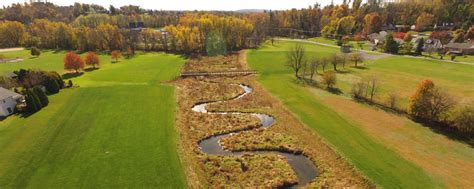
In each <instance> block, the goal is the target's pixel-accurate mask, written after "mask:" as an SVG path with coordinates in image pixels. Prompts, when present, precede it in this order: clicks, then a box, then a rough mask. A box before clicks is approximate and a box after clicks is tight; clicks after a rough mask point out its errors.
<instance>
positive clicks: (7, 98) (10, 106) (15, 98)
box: [0, 87, 24, 117]
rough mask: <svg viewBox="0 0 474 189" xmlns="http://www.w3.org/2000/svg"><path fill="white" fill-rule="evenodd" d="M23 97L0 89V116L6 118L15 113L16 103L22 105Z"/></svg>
mask: <svg viewBox="0 0 474 189" xmlns="http://www.w3.org/2000/svg"><path fill="white" fill-rule="evenodd" d="M23 102H24V97H23V95H21V94H18V93H15V92H13V91H10V90H8V89H5V88H3V87H0V116H1V117H7V116H9V115H11V114H13V113H14V112H15V107H16V105H17V104H18V103H23Z"/></svg>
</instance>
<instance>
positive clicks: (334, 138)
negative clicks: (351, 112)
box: [248, 47, 444, 188]
mask: <svg viewBox="0 0 474 189" xmlns="http://www.w3.org/2000/svg"><path fill="white" fill-rule="evenodd" d="M328 48H329V47H328ZM284 51H285V49H281V48H279V47H265V48H263V49H260V50H252V51H250V52H249V53H248V61H249V64H250V66H251V68H252V69H255V70H258V71H259V72H260V76H259V81H260V82H261V83H262V84H263V85H264V86H265V88H266V89H267V90H269V91H270V92H271V93H272V94H274V95H275V96H276V97H278V98H279V99H280V100H281V101H282V102H283V103H284V104H285V105H286V106H287V107H288V108H289V109H290V110H291V111H292V112H293V113H295V114H296V115H297V117H299V118H300V119H301V121H302V122H303V123H305V124H306V125H308V126H309V127H311V128H312V129H313V130H314V131H315V132H316V133H318V134H319V135H321V136H322V137H323V138H324V139H326V140H327V141H328V143H330V144H331V145H332V146H334V148H335V149H336V150H337V151H339V152H340V153H342V154H343V155H344V156H345V157H346V158H347V159H348V160H349V161H350V162H352V163H353V164H354V165H355V166H356V167H357V168H358V169H359V170H360V171H362V172H363V173H364V174H365V175H366V176H367V177H369V178H370V179H371V180H373V181H374V182H375V183H377V184H378V185H380V186H382V187H384V188H433V187H443V186H444V185H443V183H442V182H440V181H438V180H435V178H434V177H433V176H430V175H429V174H427V173H426V172H425V171H424V170H423V169H421V168H420V167H419V166H417V165H415V164H414V163H412V162H409V161H408V160H406V159H405V158H402V157H401V156H400V155H399V154H397V153H396V152H395V151H393V150H392V149H389V148H388V147H386V146H385V145H384V144H382V143H380V142H379V141H377V140H376V139H374V138H373V137H371V136H370V135H368V134H367V133H365V132H364V131H363V130H361V128H360V126H359V125H358V124H356V123H354V122H352V121H351V120H349V119H347V118H345V117H343V116H342V115H340V114H339V113H338V112H336V111H334V110H332V109H331V108H330V107H328V106H326V105H325V104H323V103H322V102H320V101H319V100H318V99H317V98H315V97H314V94H312V93H311V92H310V91H308V90H307V89H306V88H304V87H301V86H299V85H297V84H295V82H294V79H293V77H292V73H291V71H289V70H288V68H287V67H285V66H284V61H285V60H284V55H285V53H284ZM332 52H333V50H332V49H327V48H320V49H310V53H311V54H318V55H328V54H330V53H332Z"/></svg>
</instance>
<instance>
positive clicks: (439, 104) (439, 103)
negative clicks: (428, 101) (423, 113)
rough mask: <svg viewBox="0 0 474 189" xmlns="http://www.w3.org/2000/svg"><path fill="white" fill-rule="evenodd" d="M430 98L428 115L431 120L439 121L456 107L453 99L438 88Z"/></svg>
mask: <svg viewBox="0 0 474 189" xmlns="http://www.w3.org/2000/svg"><path fill="white" fill-rule="evenodd" d="M432 98H433V99H432V105H431V109H430V114H431V118H432V119H433V120H437V121H439V120H440V117H441V115H442V114H444V113H446V112H448V111H449V110H450V109H451V108H453V107H454V105H456V102H455V101H454V99H453V98H452V97H451V96H450V95H449V94H448V93H446V92H444V91H443V90H442V89H440V88H435V90H434V91H433V97H432Z"/></svg>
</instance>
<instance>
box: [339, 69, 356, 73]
mask: <svg viewBox="0 0 474 189" xmlns="http://www.w3.org/2000/svg"><path fill="white" fill-rule="evenodd" d="M336 73H338V74H350V73H352V71H351V70H347V69H345V70H337V72H336Z"/></svg>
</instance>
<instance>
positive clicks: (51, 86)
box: [44, 77, 61, 94]
mask: <svg viewBox="0 0 474 189" xmlns="http://www.w3.org/2000/svg"><path fill="white" fill-rule="evenodd" d="M44 86H45V87H46V90H47V91H48V92H49V93H51V94H56V93H58V92H59V89H60V88H61V86H60V84H59V83H58V81H57V80H56V79H55V78H53V77H46V79H45V82H44Z"/></svg>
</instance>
